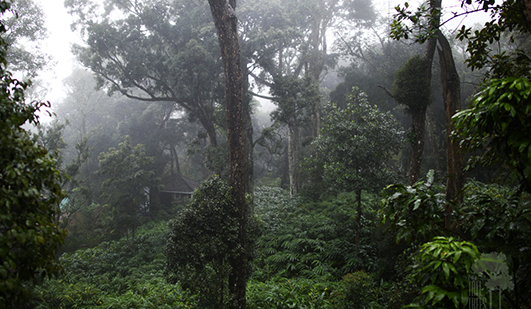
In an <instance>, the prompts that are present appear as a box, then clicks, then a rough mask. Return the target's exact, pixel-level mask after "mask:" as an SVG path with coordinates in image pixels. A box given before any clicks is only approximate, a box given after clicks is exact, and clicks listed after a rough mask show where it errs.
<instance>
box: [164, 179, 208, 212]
mask: <svg viewBox="0 0 531 309" xmlns="http://www.w3.org/2000/svg"><path fill="white" fill-rule="evenodd" d="M197 187H199V183H198V182H197V181H195V180H192V179H190V178H188V177H185V176H183V175H180V174H173V175H170V176H168V177H166V178H164V179H162V186H161V189H160V190H159V192H160V195H159V196H160V202H161V203H162V204H164V205H171V204H177V203H181V202H183V201H185V200H187V199H190V198H191V197H192V195H193V194H194V190H195V188H197Z"/></svg>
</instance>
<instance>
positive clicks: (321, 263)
mask: <svg viewBox="0 0 531 309" xmlns="http://www.w3.org/2000/svg"><path fill="white" fill-rule="evenodd" d="M362 204H363V209H364V215H363V216H362V218H361V220H360V223H361V227H360V228H361V235H360V237H357V235H359V233H358V231H359V227H358V225H357V222H358V221H357V220H356V219H357V211H356V194H354V193H342V194H339V195H338V196H337V197H335V198H330V199H329V200H324V201H321V202H309V201H304V200H300V199H291V198H290V197H289V195H288V194H287V193H286V192H283V191H282V190H281V189H279V188H265V187H261V188H257V189H256V194H255V213H256V215H257V216H258V217H259V218H261V219H262V220H263V222H264V232H263V234H262V236H261V237H260V238H259V239H258V241H257V258H256V260H255V271H254V274H253V278H255V279H256V280H263V281H265V280H269V279H270V278H274V277H277V276H280V277H285V278H290V279H291V278H297V277H298V278H312V279H313V278H315V279H318V280H319V279H320V280H330V279H334V278H335V279H339V278H341V277H342V276H343V275H344V274H345V273H347V272H354V271H356V270H360V269H364V270H366V271H374V272H378V275H385V276H389V277H392V276H393V271H392V268H393V266H392V265H393V263H394V262H393V261H392V260H393V259H394V257H395V256H396V255H398V253H399V251H400V247H396V246H395V245H394V242H393V241H392V236H387V235H385V234H384V232H383V228H378V227H377V224H376V217H375V210H374V209H373V208H372V207H373V205H374V204H376V203H375V202H374V200H370V196H365V195H363V200H362Z"/></svg>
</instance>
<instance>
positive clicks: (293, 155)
mask: <svg viewBox="0 0 531 309" xmlns="http://www.w3.org/2000/svg"><path fill="white" fill-rule="evenodd" d="M298 155H299V127H298V126H296V125H288V166H289V194H290V196H291V197H293V196H295V195H297V194H298V193H299V160H298Z"/></svg>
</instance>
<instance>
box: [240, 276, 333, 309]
mask: <svg viewBox="0 0 531 309" xmlns="http://www.w3.org/2000/svg"><path fill="white" fill-rule="evenodd" d="M337 285H338V284H337V283H335V282H330V281H325V282H323V281H320V282H316V281H314V280H310V279H305V278H298V279H291V280H289V279H285V278H282V279H277V280H271V281H266V282H258V281H250V282H249V284H248V287H247V308H249V309H259V308H276V309H288V308H298V309H299V308H300V309H310V308H311V309H318V308H319V309H321V308H323V309H325V308H337V307H336V306H334V305H333V303H332V302H331V295H332V293H333V291H334V290H335V288H336V287H337Z"/></svg>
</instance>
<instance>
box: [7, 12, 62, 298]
mask: <svg viewBox="0 0 531 309" xmlns="http://www.w3.org/2000/svg"><path fill="white" fill-rule="evenodd" d="M7 9H9V3H7V2H5V1H1V2H0V11H1V13H0V14H3V13H4V12H5V11H6V10H7ZM5 32H6V29H5V25H4V22H3V21H2V22H0V33H1V34H2V37H1V38H0V132H2V134H1V136H0V261H1V262H0V263H1V264H0V308H5V307H11V306H16V305H17V304H19V303H20V302H22V301H24V300H25V299H26V298H27V297H28V293H29V289H30V286H31V281H32V280H33V281H35V280H38V279H42V278H44V277H50V276H51V275H52V274H53V273H54V272H56V271H57V270H58V265H57V262H56V260H55V254H56V252H57V250H58V248H59V246H60V245H61V244H63V242H64V237H65V236H66V230H64V229H61V228H59V227H58V226H57V219H58V214H59V213H58V204H59V202H60V201H61V199H62V198H63V193H62V190H61V187H60V186H61V181H62V175H61V173H60V172H59V170H58V168H57V161H56V160H55V159H54V158H53V156H52V155H51V154H50V153H49V152H48V151H47V149H46V148H44V147H43V146H40V145H37V144H36V143H35V142H34V139H33V138H32V136H31V135H30V133H29V132H27V131H26V130H25V129H23V128H22V126H23V125H24V124H26V123H27V124H32V125H37V124H38V116H36V115H35V113H36V112H37V111H38V110H39V109H40V108H41V107H49V103H43V102H31V103H26V102H25V98H24V92H25V91H26V89H27V87H28V86H29V85H30V84H29V83H25V82H20V81H18V80H15V79H13V78H12V76H11V73H10V72H8V71H6V66H7V63H6V50H7V48H8V46H7V44H6V41H5V40H4V33H5Z"/></svg>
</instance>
